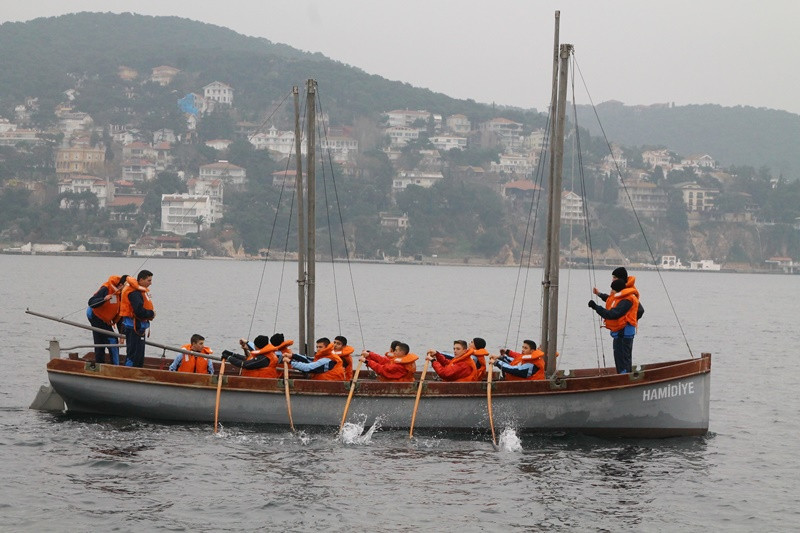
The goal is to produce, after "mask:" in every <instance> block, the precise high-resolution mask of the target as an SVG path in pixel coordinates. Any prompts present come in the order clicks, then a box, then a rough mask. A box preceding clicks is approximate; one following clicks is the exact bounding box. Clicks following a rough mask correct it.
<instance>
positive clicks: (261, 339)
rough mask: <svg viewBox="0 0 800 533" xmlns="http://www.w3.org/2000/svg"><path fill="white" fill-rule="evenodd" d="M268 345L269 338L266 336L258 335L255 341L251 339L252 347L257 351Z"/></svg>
mask: <svg viewBox="0 0 800 533" xmlns="http://www.w3.org/2000/svg"><path fill="white" fill-rule="evenodd" d="M267 344H269V336H268V335H259V336H258V337H256V338H255V339H253V346H255V347H256V348H258V349H259V350H260V349H261V348H263V347H264V346H266V345H267Z"/></svg>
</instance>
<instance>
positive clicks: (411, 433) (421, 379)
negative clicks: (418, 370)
mask: <svg viewBox="0 0 800 533" xmlns="http://www.w3.org/2000/svg"><path fill="white" fill-rule="evenodd" d="M429 362H430V361H428V358H427V357H426V358H425V365H423V367H422V374H420V376H419V386H418V387H417V399H416V400H414V412H413V413H412V415H411V427H410V428H408V438H409V439H410V438H412V437H413V436H414V421H416V419H417V407H419V397H420V395H421V394H422V383H423V382H424V381H425V374H426V373H427V372H428V363H429Z"/></svg>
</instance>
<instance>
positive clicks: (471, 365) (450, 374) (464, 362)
mask: <svg viewBox="0 0 800 533" xmlns="http://www.w3.org/2000/svg"><path fill="white" fill-rule="evenodd" d="M472 352H473V350H472V349H470V348H468V347H467V341H465V340H456V341H453V355H452V356H449V354H447V355H445V354H443V353H442V352H439V351H436V350H428V356H427V359H428V361H430V362H431V363H432V366H433V369H434V370H435V371H436V374H438V376H439V377H440V378H441V379H442V380H443V381H478V376H479V375H480V372H479V371H478V366H477V365H476V364H475V360H474V359H473V358H472ZM448 356H449V357H448ZM484 366H485V365H484Z"/></svg>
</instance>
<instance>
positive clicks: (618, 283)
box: [611, 278, 626, 292]
mask: <svg viewBox="0 0 800 533" xmlns="http://www.w3.org/2000/svg"><path fill="white" fill-rule="evenodd" d="M625 283H626V281H625V280H624V279H622V278H620V279H615V280H614V281H612V282H611V290H613V291H614V292H620V291H622V289H624V288H625Z"/></svg>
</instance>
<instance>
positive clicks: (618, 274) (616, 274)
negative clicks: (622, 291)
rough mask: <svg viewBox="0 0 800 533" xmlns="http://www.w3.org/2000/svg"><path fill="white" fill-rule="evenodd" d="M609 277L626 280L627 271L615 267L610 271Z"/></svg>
mask: <svg viewBox="0 0 800 533" xmlns="http://www.w3.org/2000/svg"><path fill="white" fill-rule="evenodd" d="M611 277H612V278H613V279H624V280H627V279H628V270H627V269H626V268H625V267H617V268H615V269H614V270H612V271H611Z"/></svg>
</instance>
